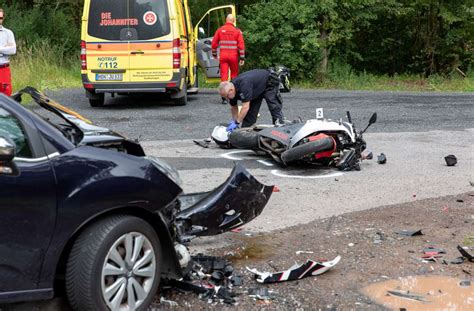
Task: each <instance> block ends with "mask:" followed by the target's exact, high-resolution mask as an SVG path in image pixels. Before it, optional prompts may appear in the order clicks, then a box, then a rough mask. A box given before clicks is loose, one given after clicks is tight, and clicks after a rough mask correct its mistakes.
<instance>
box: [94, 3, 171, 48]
mask: <svg viewBox="0 0 474 311" xmlns="http://www.w3.org/2000/svg"><path fill="white" fill-rule="evenodd" d="M167 2H168V1H167V0H91V4H90V8H89V22H88V33H89V35H90V36H92V37H96V38H99V39H104V40H122V41H129V40H149V39H154V38H158V37H162V36H165V35H167V34H169V33H170V20H169V12H168V3H167Z"/></svg>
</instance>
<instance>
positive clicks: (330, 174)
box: [272, 170, 344, 179]
mask: <svg viewBox="0 0 474 311" xmlns="http://www.w3.org/2000/svg"><path fill="white" fill-rule="evenodd" d="M272 174H273V175H275V176H278V177H285V178H306V179H316V178H330V177H337V176H342V175H344V173H343V172H334V173H329V174H325V175H317V176H304V175H289V174H288V173H286V172H282V171H280V170H272Z"/></svg>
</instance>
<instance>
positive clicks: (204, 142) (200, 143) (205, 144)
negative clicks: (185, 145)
mask: <svg viewBox="0 0 474 311" xmlns="http://www.w3.org/2000/svg"><path fill="white" fill-rule="evenodd" d="M193 142H194V143H195V144H196V145H198V146H200V147H203V148H209V145H210V144H211V142H210V141H207V139H205V140H202V141H201V140H193Z"/></svg>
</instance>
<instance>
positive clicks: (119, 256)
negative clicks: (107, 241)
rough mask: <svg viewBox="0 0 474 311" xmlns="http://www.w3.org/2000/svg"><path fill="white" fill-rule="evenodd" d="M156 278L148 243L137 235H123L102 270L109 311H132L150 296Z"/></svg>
mask: <svg viewBox="0 0 474 311" xmlns="http://www.w3.org/2000/svg"><path fill="white" fill-rule="evenodd" d="M155 275H156V258H155V252H154V249H153V246H152V244H151V242H150V241H149V240H148V239H147V237H146V236H145V235H143V234H141V233H138V232H130V233H127V234H124V235H122V236H121V237H120V238H119V239H117V241H115V243H114V244H113V245H112V247H111V248H110V250H109V252H108V254H107V256H106V258H105V260H104V265H103V268H102V275H101V283H102V296H103V298H104V301H105V302H106V304H107V306H108V307H109V308H110V309H111V310H114V311H115V310H135V309H136V308H138V307H140V305H141V304H142V303H143V302H144V300H145V299H146V298H147V297H148V296H149V294H150V291H151V290H152V287H153V282H154V279H155Z"/></svg>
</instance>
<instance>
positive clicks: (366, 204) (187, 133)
mask: <svg viewBox="0 0 474 311" xmlns="http://www.w3.org/2000/svg"><path fill="white" fill-rule="evenodd" d="M49 95H50V96H51V97H52V98H54V99H56V100H57V101H58V102H60V103H62V104H65V105H67V106H69V107H71V108H72V109H74V110H76V111H77V112H79V113H81V114H83V115H84V116H85V117H87V118H89V119H91V120H93V121H94V122H95V123H97V124H98V125H101V126H105V127H108V128H111V129H113V130H115V131H117V132H120V133H122V134H125V135H126V136H128V137H130V138H140V140H141V141H142V142H143V145H144V147H145V150H146V151H147V153H149V154H152V155H155V156H160V157H161V158H163V159H164V160H166V161H167V162H169V163H170V164H172V165H174V166H175V167H176V168H177V169H178V170H179V171H180V174H181V177H182V179H183V188H184V190H185V191H186V192H194V191H205V190H211V189H212V188H213V187H216V186H217V185H219V184H220V183H222V182H223V181H224V180H225V178H226V177H227V176H228V175H229V173H230V170H231V168H232V166H233V162H239V163H241V164H243V165H244V166H246V167H247V168H248V169H249V170H250V171H251V172H252V174H254V175H255V176H256V177H257V178H258V179H259V180H260V181H262V182H264V183H267V184H276V185H277V186H278V187H279V188H280V192H277V193H274V194H273V196H272V198H271V199H270V202H269V204H268V206H267V207H266V209H265V210H264V212H263V213H262V215H261V216H260V217H258V218H257V219H256V220H254V221H253V222H251V223H250V224H248V225H246V228H247V229H248V230H254V231H271V230H275V229H283V228H286V227H289V226H294V225H298V224H301V223H308V222H311V221H312V220H315V219H318V218H323V217H329V216H332V215H338V214H343V213H346V212H351V211H357V210H365V209H370V208H377V207H380V206H386V205H391V204H400V203H405V202H410V201H414V200H419V199H427V198H434V197H440V196H445V195H453V194H459V193H464V192H468V191H471V190H472V186H471V185H470V181H472V182H474V165H473V164H474V94H473V93H468V94H457V93H401V92H349V91H308V90H295V91H292V92H291V93H289V94H283V98H284V112H285V115H286V116H287V118H289V119H292V118H296V117H298V116H301V117H302V118H304V119H308V118H312V117H314V116H315V109H316V108H318V107H322V108H324V112H325V117H327V118H332V119H339V118H341V117H343V116H345V112H346V110H350V111H351V114H352V117H353V120H354V122H355V124H356V126H358V127H359V128H362V127H364V126H365V125H366V124H367V121H368V119H369V117H370V115H371V114H372V112H375V111H376V112H377V113H378V120H377V123H376V124H375V125H373V127H372V128H370V129H369V132H368V133H367V135H366V136H365V138H366V141H367V144H368V149H369V150H371V151H373V153H374V155H377V154H379V153H381V152H383V153H385V154H386V156H387V159H388V161H387V164H385V165H379V164H377V163H376V162H375V161H374V160H373V161H367V162H364V163H363V165H362V170H361V171H360V172H347V173H344V174H341V173H339V172H338V171H335V170H327V169H322V170H321V169H320V170H314V169H312V170H305V169H302V168H293V169H283V168H280V167H278V166H277V165H276V164H275V163H272V161H271V160H268V159H267V161H261V160H265V158H263V157H256V156H255V155H253V154H252V153H249V152H242V151H239V152H237V153H236V152H235V150H234V151H225V150H222V149H219V148H217V147H216V146H215V145H214V146H211V147H210V148H208V149H203V148H201V147H199V146H197V145H195V144H194V143H193V142H192V139H203V138H206V137H208V136H209V135H210V132H211V131H212V129H213V127H214V126H215V125H217V124H219V123H222V122H228V121H229V119H230V113H229V108H228V107H226V106H224V105H221V104H220V98H219V96H218V95H217V94H216V91H215V90H202V91H201V92H200V94H199V95H194V96H192V97H190V99H189V103H188V105H187V106H184V107H176V106H172V105H171V104H170V103H168V104H166V103H163V101H162V99H158V98H154V97H116V98H107V104H106V106H105V107H103V108H91V107H90V106H89V104H88V101H87V99H86V98H85V96H84V94H83V90H81V89H71V90H63V91H61V92H55V93H52V92H51V93H49ZM260 122H261V123H269V122H270V118H269V113H268V110H267V108H266V107H265V106H264V105H262V109H261V119H260ZM229 152H231V153H229ZM448 154H454V155H456V156H457V157H458V165H457V166H455V167H447V166H446V165H445V163H444V159H443V157H444V156H446V155H448ZM259 160H260V161H259ZM211 243H213V242H211ZM213 246H215V245H213Z"/></svg>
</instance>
